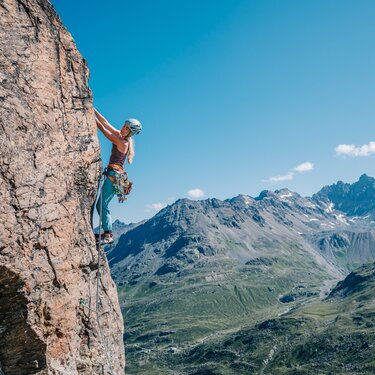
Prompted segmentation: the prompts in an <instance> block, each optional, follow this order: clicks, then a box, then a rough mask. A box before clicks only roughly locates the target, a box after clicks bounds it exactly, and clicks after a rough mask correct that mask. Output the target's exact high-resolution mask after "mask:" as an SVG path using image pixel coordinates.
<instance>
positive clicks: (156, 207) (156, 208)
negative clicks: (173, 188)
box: [145, 202, 167, 212]
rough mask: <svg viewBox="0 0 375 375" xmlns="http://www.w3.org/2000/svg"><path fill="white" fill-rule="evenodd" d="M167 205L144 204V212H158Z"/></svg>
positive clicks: (159, 203)
mask: <svg viewBox="0 0 375 375" xmlns="http://www.w3.org/2000/svg"><path fill="white" fill-rule="evenodd" d="M166 206H167V205H166V204H165V203H161V202H158V203H151V204H146V207H145V211H146V212H158V211H160V210H161V209H163V208H164V207H166Z"/></svg>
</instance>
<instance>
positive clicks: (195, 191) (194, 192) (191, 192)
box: [186, 189, 204, 199]
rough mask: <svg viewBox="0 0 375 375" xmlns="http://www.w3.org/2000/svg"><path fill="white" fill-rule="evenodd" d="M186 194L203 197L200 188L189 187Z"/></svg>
mask: <svg viewBox="0 0 375 375" xmlns="http://www.w3.org/2000/svg"><path fill="white" fill-rule="evenodd" d="M186 194H187V195H188V197H190V198H193V199H197V198H202V197H204V191H203V190H202V189H191V190H189V191H188V192H187V193H186Z"/></svg>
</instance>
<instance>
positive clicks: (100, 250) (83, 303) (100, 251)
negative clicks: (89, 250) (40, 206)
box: [79, 171, 115, 375]
mask: <svg viewBox="0 0 375 375" xmlns="http://www.w3.org/2000/svg"><path fill="white" fill-rule="evenodd" d="M105 176H106V172H105V171H104V172H103V173H102V174H101V176H100V181H99V191H100V196H99V200H100V210H99V241H98V242H97V249H98V264H97V267H98V270H97V272H96V299H95V309H93V308H91V304H89V303H87V302H86V300H85V299H83V298H80V300H79V305H80V306H81V307H82V308H87V309H88V310H90V311H93V312H94V313H95V315H96V322H97V325H98V331H99V335H100V342H101V344H102V346H103V349H104V352H105V355H106V359H107V365H108V369H109V373H110V374H111V375H115V373H114V372H113V368H112V364H111V359H110V355H109V351H108V346H107V343H106V342H105V339H104V335H103V330H102V326H101V323H100V315H99V302H100V300H99V288H100V282H101V273H100V268H101V262H102V258H104V250H103V248H102V241H101V240H102V214H103V212H102V211H103V209H102V203H103V202H102V200H103V194H102V192H103V191H102V190H103V181H104V178H105Z"/></svg>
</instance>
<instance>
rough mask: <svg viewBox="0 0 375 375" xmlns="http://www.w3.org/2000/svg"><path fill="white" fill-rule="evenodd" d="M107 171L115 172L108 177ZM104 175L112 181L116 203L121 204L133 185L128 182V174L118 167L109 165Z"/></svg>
mask: <svg viewBox="0 0 375 375" xmlns="http://www.w3.org/2000/svg"><path fill="white" fill-rule="evenodd" d="M109 171H113V172H115V175H114V176H110V175H109ZM105 175H106V176H107V177H108V178H109V179H110V180H111V181H112V183H113V187H114V189H115V192H116V195H117V198H118V201H119V202H120V203H123V202H124V201H125V200H126V199H127V198H126V196H127V195H129V194H130V192H131V190H132V187H133V183H132V182H131V181H129V178H128V174H127V173H126V172H125V171H124V169H123V168H122V167H120V166H119V165H117V164H109V166H108V168H107V169H106V172H105Z"/></svg>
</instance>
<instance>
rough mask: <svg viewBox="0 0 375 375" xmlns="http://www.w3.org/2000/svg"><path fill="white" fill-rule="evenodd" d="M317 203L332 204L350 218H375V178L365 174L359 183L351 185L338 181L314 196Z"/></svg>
mask: <svg viewBox="0 0 375 375" xmlns="http://www.w3.org/2000/svg"><path fill="white" fill-rule="evenodd" d="M312 198H313V200H315V201H317V202H319V201H320V202H326V203H332V204H333V205H334V208H335V209H336V210H339V211H342V212H344V213H345V214H347V215H349V216H363V215H366V214H368V215H370V216H371V217H373V218H374V217H375V178H373V177H369V176H367V175H366V174H363V175H362V176H361V177H360V178H359V180H358V181H356V182H354V183H352V184H350V183H344V182H342V181H338V182H337V183H336V184H333V185H329V186H324V187H323V188H322V189H321V190H320V191H319V192H318V193H316V194H314V195H313V197H312Z"/></svg>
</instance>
